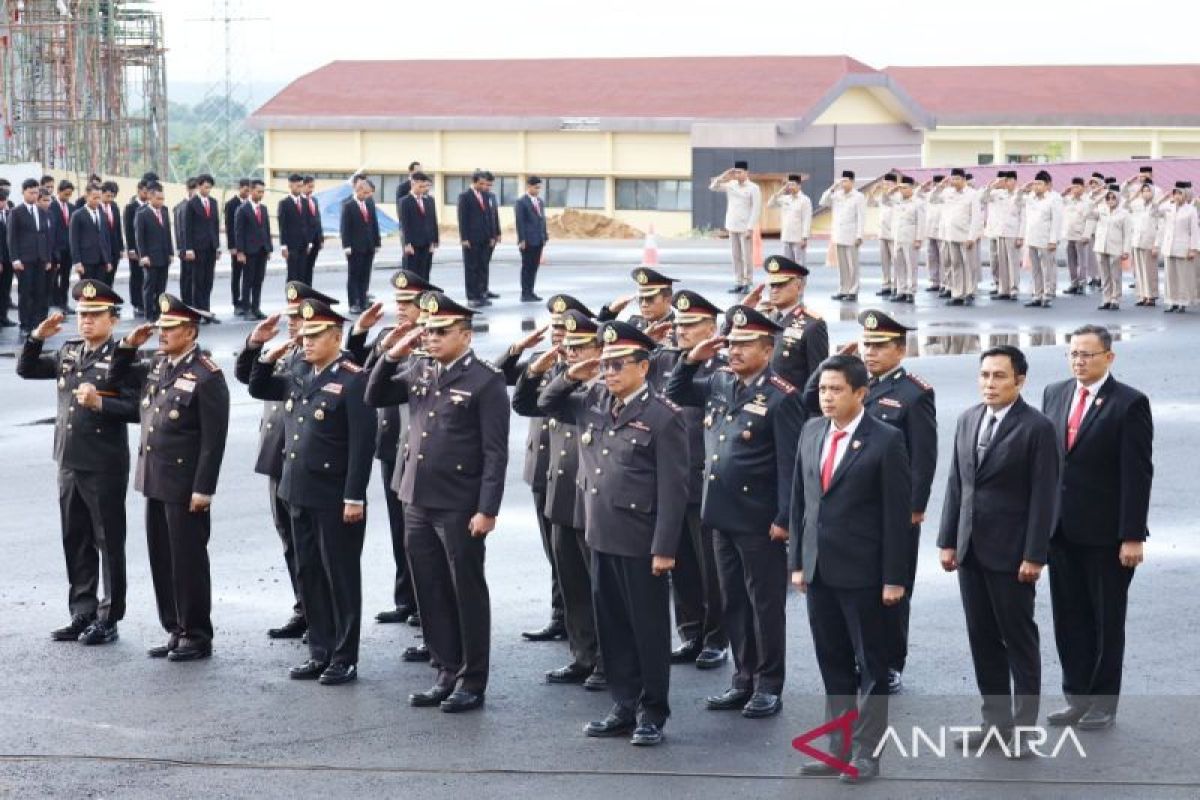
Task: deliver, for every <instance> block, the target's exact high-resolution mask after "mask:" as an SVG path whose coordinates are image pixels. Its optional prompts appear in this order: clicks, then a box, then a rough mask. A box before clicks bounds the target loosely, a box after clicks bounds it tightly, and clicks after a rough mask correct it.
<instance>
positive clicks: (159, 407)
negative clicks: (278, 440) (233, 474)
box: [110, 294, 229, 661]
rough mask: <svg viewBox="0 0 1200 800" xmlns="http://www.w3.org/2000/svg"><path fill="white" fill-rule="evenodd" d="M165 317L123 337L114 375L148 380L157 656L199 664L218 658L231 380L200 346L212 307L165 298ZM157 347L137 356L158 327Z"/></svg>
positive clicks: (138, 483)
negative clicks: (218, 553)
mask: <svg viewBox="0 0 1200 800" xmlns="http://www.w3.org/2000/svg"><path fill="white" fill-rule="evenodd" d="M158 311H159V316H158V319H157V320H156V321H155V322H154V323H153V324H146V325H141V326H139V327H138V328H135V329H134V330H133V332H132V333H130V334H129V335H128V336H126V337H125V338H124V339H122V340H121V344H120V346H118V347H117V349H116V352H115V353H114V355H113V361H112V364H113V365H112V368H111V370H110V374H113V375H117V376H124V375H125V374H126V373H127V372H131V373H132V374H133V375H134V376H135V377H136V378H137V380H138V381H139V382H140V383H141V387H142V410H141V418H142V437H141V443H140V445H139V447H138V463H137V475H136V479H135V483H134V485H135V487H136V488H137V489H138V490H139V491H141V492H142V494H144V495H145V496H146V537H147V546H148V549H149V551H150V576H151V578H152V579H153V581H154V594H155V599H156V601H157V603H158V618H159V621H160V622H161V623H162V626H163V629H165V630H166V631H167V634H168V635H169V638H168V640H167V643H166V644H165V645H163V646H161V647H155V648H152V649H151V650H150V651H149V654H150V656H151V657H153V658H163V657H166V658H168V659H169V660H171V661H193V660H196V659H200V658H208V657H209V656H210V655H212V636H213V628H212V581H211V578H210V577H209V569H208V537H209V534H210V532H211V531H210V528H211V518H210V517H209V508H210V507H211V506H212V497H213V494H214V493H215V492H216V490H217V477H218V476H219V475H220V472H221V460H222V458H223V457H224V455H225V435H226V433H227V432H228V429H229V387H228V386H226V384H225V375H224V374H223V373H222V372H221V368H220V367H218V366H217V364H216V362H215V361H213V360H212V359H211V358H210V357H209V356H208V354H206V353H204V352H202V351H201V350H200V348H199V345H198V343H197V341H196V340H197V337H198V336H199V331H200V321H201V320H202V319H204V318H205V316H206V315H207V314H208V312H206V311H201V310H199V309H195V308H191V307H190V306H187V305H185V304H184V303H183V301H182V300H180V299H179V298H178V297H175V296H174V295H170V294H162V295H159V297H158ZM156 327H157V328H158V329H159V350H158V352H157V353H156V354H155V355H154V357H153V358H151V359H149V360H146V361H142V362H139V363H136V364H135V363H134V361H135V358H136V356H137V348H138V347H140V346H141V345H142V344H144V343H145V342H146V341H147V340H148V339H149V338H150V335H151V333H152V331H153V329H154V328H156Z"/></svg>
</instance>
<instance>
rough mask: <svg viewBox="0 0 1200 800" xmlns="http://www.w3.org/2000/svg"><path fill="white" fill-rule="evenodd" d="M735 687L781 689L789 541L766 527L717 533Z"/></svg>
mask: <svg viewBox="0 0 1200 800" xmlns="http://www.w3.org/2000/svg"><path fill="white" fill-rule="evenodd" d="M715 544H716V557H717V565H718V568H719V571H720V575H721V596H722V597H723V598H724V601H725V602H724V617H725V630H726V632H727V633H728V634H729V641H730V643H731V644H732V645H733V648H732V649H733V688H735V689H742V690H745V689H753V690H754V691H757V692H765V693H767V694H782V693H783V678H784V674H785V673H784V662H785V655H786V652H787V617H786V614H785V611H784V607H785V605H786V604H787V587H788V569H787V544H786V543H785V542H773V541H771V537H770V536H768V535H767V533H766V531H756V532H754V533H750V532H731V531H717V532H716V542H715Z"/></svg>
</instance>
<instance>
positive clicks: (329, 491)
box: [250, 299, 375, 686]
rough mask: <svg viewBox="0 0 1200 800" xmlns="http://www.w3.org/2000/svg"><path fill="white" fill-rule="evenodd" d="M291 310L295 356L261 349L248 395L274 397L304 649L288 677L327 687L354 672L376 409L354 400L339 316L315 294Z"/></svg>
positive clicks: (355, 383) (355, 384) (358, 371)
mask: <svg viewBox="0 0 1200 800" xmlns="http://www.w3.org/2000/svg"><path fill="white" fill-rule="evenodd" d="M300 318H301V323H300V336H301V338H302V340H303V351H302V353H303V354H302V357H301V359H295V360H293V361H292V362H291V364H290V366H289V367H288V369H287V370H286V371H285V372H283V373H279V372H277V370H276V368H275V362H276V361H278V360H279V359H281V358H283V357H284V356H285V355H286V354H287V353H288V352H290V350H291V349H292V348H293V347H294V346H295V345H294V342H291V341H288V342H284V343H283V344H282V345H279V346H277V347H275V348H273V349H272V350H271V351H270V352H268V353H265V354H264V355H262V356H261V357H260V358H259V359H258V360H257V361H255V362H254V367H253V369H252V370H251V372H250V395H251V396H252V397H256V398H258V399H260V400H272V401H275V402H279V401H283V409H284V444H285V446H286V453H285V457H284V461H283V475H282V477H281V478H280V481H279V494H280V496H281V497H282V498H283V500H284V502H285V503H287V507H288V511H289V512H290V514H291V524H292V538H293V541H294V543H295V548H296V570H297V577H298V579H299V584H300V594H301V597H302V598H303V601H304V612H305V618H306V620H307V622H308V649H309V658H308V660H307V661H305V662H304V663H303V664H300V665H299V666H296V667H293V668H292V669H291V671H290V676H291V677H292V678H293V679H295V680H317V679H319V680H320V682H321V683H322V684H323V685H326V686H333V685H339V684H343V683H348V682H350V681H353V680H355V679H356V678H357V677H358V642H359V629H360V627H361V623H362V572H361V559H362V546H363V536H364V534H365V533H366V499H367V483H368V481H369V480H370V478H371V457H372V454H373V453H374V450H375V447H374V444H375V414H373V413H372V412H371V409H370V408H368V407H367V405H366V404H365V403H364V402H363V394H364V392H365V390H366V380H367V374H366V372H365V371H364V370H363V368H362V367H360V366H359V365H358V364H356V363H354V360H353V359H352V357H351V356H350V354H348V353H346V352H344V351H343V350H342V325H343V324H345V323H346V322H348V320H347V319H346V318H345V317H343V316H342V315H341V314H338V313H337V312H336V311H334V310H333V309H332V308H331V307H330V305H329V304H328V303H326V302H324V301H322V300H316V299H308V300H305V301H304V302H303V303H301V304H300ZM272 333H273V331H272Z"/></svg>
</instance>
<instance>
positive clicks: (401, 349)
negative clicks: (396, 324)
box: [387, 328, 423, 361]
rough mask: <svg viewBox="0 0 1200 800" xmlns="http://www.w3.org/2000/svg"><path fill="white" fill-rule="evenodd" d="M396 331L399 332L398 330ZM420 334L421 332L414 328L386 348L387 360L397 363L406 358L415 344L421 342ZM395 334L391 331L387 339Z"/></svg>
mask: <svg viewBox="0 0 1200 800" xmlns="http://www.w3.org/2000/svg"><path fill="white" fill-rule="evenodd" d="M396 330H399V328H397V329H396ZM422 332H423V331H422V330H421V329H420V328H414V329H413V330H410V331H407V332H405V333H404V335H403V336H401V337H400V339H399V340H398V341H396V342H395V343H393V344H392V345H391V347H389V348H388V353H387V354H388V358H390V359H392V360H393V361H399V360H400V359H402V358H407V357H408V354H409V353H411V352H412V351H413V350H414V349H415V348H416V346H417V342H419V341H420V340H421V334H422ZM395 333H396V331H392V333H391V334H389V335H388V338H391V336H392V334H395Z"/></svg>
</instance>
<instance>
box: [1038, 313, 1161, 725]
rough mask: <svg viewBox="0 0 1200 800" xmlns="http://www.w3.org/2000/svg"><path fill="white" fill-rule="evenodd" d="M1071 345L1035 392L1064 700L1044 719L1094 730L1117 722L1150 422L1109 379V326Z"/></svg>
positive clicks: (1087, 329) (1086, 330)
mask: <svg viewBox="0 0 1200 800" xmlns="http://www.w3.org/2000/svg"><path fill="white" fill-rule="evenodd" d="M1070 348H1071V350H1070V352H1069V353H1068V354H1067V357H1068V361H1069V365H1070V369H1071V373H1072V377H1071V378H1069V379H1067V380H1065V381H1061V382H1059V383H1054V384H1051V385H1050V386H1048V387H1046V391H1045V394H1043V395H1042V411H1043V413H1045V414H1046V415H1047V416H1048V417H1050V419H1051V420H1052V421H1053V422H1054V426H1055V430H1056V432H1057V435H1058V440H1059V442H1060V444H1061V453H1062V492H1061V494H1059V511H1058V521H1057V524H1056V525H1055V527H1054V534H1053V535H1052V536H1051V538H1050V600H1051V604H1052V606H1053V609H1054V641H1055V644H1057V646H1058V657H1059V661H1060V662H1061V663H1062V671H1063V695H1065V696H1066V698H1067V707H1066V708H1064V709H1062V710H1060V711H1055V712H1053V713H1051V714H1050V715H1049V717H1048V721H1049V723H1050V724H1051V725H1076V726H1078V727H1079V729H1080V730H1099V729H1102V728H1107V727H1109V726H1110V725H1112V724H1113V722H1114V721H1115V719H1116V712H1117V701H1118V698H1119V695H1120V693H1121V673H1122V667H1123V660H1124V657H1125V610H1126V607H1127V603H1128V599H1129V583H1130V581H1132V580H1133V573H1134V570H1135V569H1136V568H1137V566H1138V565H1139V564H1141V563H1142V558H1143V552H1142V551H1143V545H1144V542H1145V540H1146V537H1147V536H1149V532H1148V530H1147V529H1146V516H1147V513H1148V510H1149V506H1150V484H1151V482H1152V480H1153V477H1154V464H1153V460H1152V451H1153V445H1154V420H1153V418H1152V417H1151V414H1150V401H1149V399H1147V397H1146V395H1144V394H1142V393H1141V392H1139V391H1138V390H1137V389H1134V388H1133V387H1132V386H1128V385H1126V384H1124V383H1121V382H1120V381H1118V380H1117V379H1116V378H1114V377H1113V376H1112V372H1111V370H1112V364H1113V361H1114V360H1115V359H1116V355H1115V354H1114V353H1113V351H1112V334H1111V333H1110V332H1109V331H1108V329H1107V328H1103V327H1100V326H1099V325H1084V326H1083V327H1081V328H1077V329H1076V330H1075V331H1074V332H1073V333H1072V334H1071V340H1070Z"/></svg>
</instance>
